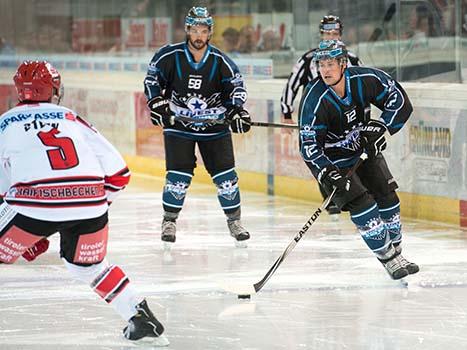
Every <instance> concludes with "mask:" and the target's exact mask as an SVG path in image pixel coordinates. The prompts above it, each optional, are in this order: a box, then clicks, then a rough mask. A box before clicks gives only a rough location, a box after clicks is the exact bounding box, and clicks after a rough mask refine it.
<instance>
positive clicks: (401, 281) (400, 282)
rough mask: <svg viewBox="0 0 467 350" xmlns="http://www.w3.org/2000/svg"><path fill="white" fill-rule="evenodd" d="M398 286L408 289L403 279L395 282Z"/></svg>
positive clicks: (407, 284)
mask: <svg viewBox="0 0 467 350" xmlns="http://www.w3.org/2000/svg"><path fill="white" fill-rule="evenodd" d="M397 282H398V283H399V285H400V286H401V287H403V288H408V287H409V282H407V280H406V279H405V278H401V279H400V280H397Z"/></svg>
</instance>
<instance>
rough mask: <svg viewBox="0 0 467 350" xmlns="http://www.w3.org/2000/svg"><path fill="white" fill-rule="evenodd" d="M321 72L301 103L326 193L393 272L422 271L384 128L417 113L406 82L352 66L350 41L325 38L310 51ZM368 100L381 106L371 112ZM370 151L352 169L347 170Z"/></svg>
mask: <svg viewBox="0 0 467 350" xmlns="http://www.w3.org/2000/svg"><path fill="white" fill-rule="evenodd" d="M313 60H314V62H315V64H316V65H317V68H318V70H319V72H320V75H319V77H317V78H315V79H314V80H313V81H311V82H310V83H309V84H308V86H307V88H306V90H305V92H304V94H303V97H302V100H301V103H300V107H299V124H300V152H301V154H302V157H303V159H304V161H305V163H306V165H307V166H308V167H309V168H310V170H311V172H312V173H313V175H314V176H315V177H316V179H317V180H318V182H319V183H320V184H321V185H322V186H323V188H324V190H325V191H326V192H327V194H330V193H331V192H332V191H333V189H334V188H337V192H336V195H335V196H334V197H333V201H334V203H336V205H338V206H339V208H341V209H342V210H343V211H349V212H350V218H351V220H352V221H353V223H354V224H355V225H356V227H357V229H358V230H359V231H360V234H361V236H362V238H363V240H364V241H365V243H366V244H367V245H368V247H369V248H370V249H371V250H372V251H373V253H374V254H375V255H376V257H377V258H378V259H379V260H380V261H381V263H382V264H383V266H384V267H385V268H386V270H387V272H388V273H389V275H390V276H391V277H392V278H393V279H401V278H403V277H405V276H407V275H408V274H413V273H416V272H418V270H419V268H418V266H417V265H416V264H415V263H411V262H409V261H407V260H406V259H405V258H404V257H403V256H402V254H401V251H402V245H401V243H402V231H401V227H402V225H401V221H400V203H399V198H398V196H397V194H396V191H395V190H396V189H397V183H396V181H395V180H394V178H393V176H392V174H391V172H390V171H389V168H388V165H387V164H386V161H385V159H384V157H383V154H382V151H383V150H384V149H385V148H386V139H385V133H386V132H387V133H389V134H390V135H393V134H395V133H396V132H398V131H399V130H400V129H401V128H402V127H403V126H404V124H405V122H406V121H407V120H408V118H409V116H410V114H411V113H412V105H411V103H410V100H409V97H408V96H407V94H406V92H405V91H404V89H403V88H402V86H401V85H400V84H399V83H398V82H397V81H395V80H394V79H392V78H391V77H390V76H389V75H388V74H386V73H385V72H383V71H381V70H378V69H374V68H365V67H348V66H347V50H346V48H345V45H344V44H343V43H342V42H340V41H337V40H324V41H321V42H320V44H319V48H318V49H317V50H316V51H315V53H314V58H313ZM371 104H373V105H374V106H376V107H378V108H379V109H380V110H381V111H382V113H381V115H380V117H379V118H378V119H370V114H369V111H370V108H371ZM362 152H366V153H367V154H368V160H366V161H365V162H364V163H363V164H362V165H361V166H360V167H359V168H358V169H357V170H356V171H355V173H354V174H353V175H352V176H351V177H350V178H346V177H345V176H344V175H343V174H346V170H347V169H348V168H351V167H352V165H353V164H355V162H357V160H358V158H359V157H360V155H361V154H362Z"/></svg>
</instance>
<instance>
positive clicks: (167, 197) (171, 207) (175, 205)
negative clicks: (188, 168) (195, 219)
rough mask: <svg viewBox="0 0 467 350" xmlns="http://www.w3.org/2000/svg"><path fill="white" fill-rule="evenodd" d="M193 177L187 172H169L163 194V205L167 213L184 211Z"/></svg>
mask: <svg viewBox="0 0 467 350" xmlns="http://www.w3.org/2000/svg"><path fill="white" fill-rule="evenodd" d="M192 177H193V174H190V173H186V172H181V171H174V170H169V171H167V175H166V176H165V186H164V191H163V193H162V203H163V206H164V210H165V211H170V212H179V211H180V210H181V209H182V207H183V202H184V201H185V196H186V192H187V190H188V187H189V186H190V184H191V179H192Z"/></svg>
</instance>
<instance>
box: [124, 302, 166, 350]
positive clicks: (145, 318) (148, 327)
mask: <svg viewBox="0 0 467 350" xmlns="http://www.w3.org/2000/svg"><path fill="white" fill-rule="evenodd" d="M136 311H137V314H136V315H134V316H133V317H132V318H130V320H129V321H128V325H127V326H126V327H125V328H124V329H123V335H124V337H125V338H127V339H129V340H139V339H142V338H144V337H148V338H155V339H153V344H154V345H156V346H167V345H169V341H168V339H167V338H166V337H165V336H164V335H162V333H164V326H162V324H161V323H160V322H159V321H158V320H157V318H156V317H154V315H153V313H152V312H151V310H149V306H148V304H147V302H146V300H143V301H142V302H141V303H139V304H138V305H136Z"/></svg>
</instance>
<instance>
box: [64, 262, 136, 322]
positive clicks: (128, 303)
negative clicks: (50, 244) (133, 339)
mask: <svg viewBox="0 0 467 350" xmlns="http://www.w3.org/2000/svg"><path fill="white" fill-rule="evenodd" d="M63 261H64V263H65V266H66V267H67V269H68V271H69V272H70V273H71V275H72V276H73V277H74V278H75V279H77V280H79V281H82V282H84V283H87V284H89V285H90V287H91V288H92V289H93V290H94V291H95V292H96V294H98V295H99V296H100V297H101V298H102V299H103V300H105V302H107V303H108V304H110V305H112V306H113V308H114V309H115V311H116V312H117V313H118V314H119V315H120V316H121V317H122V318H123V319H124V320H127V321H128V320H129V319H130V318H131V317H132V316H134V315H135V314H136V308H135V306H136V305H137V304H138V303H139V302H141V300H143V298H141V297H139V296H138V295H137V293H136V292H135V291H134V289H133V288H132V287H131V284H130V280H129V279H128V277H127V275H126V274H125V272H124V271H123V270H122V269H121V268H120V267H118V266H116V265H109V264H108V263H107V261H106V260H104V261H103V262H101V263H99V264H94V265H90V266H78V265H75V264H71V263H69V262H67V261H66V260H63Z"/></svg>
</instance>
